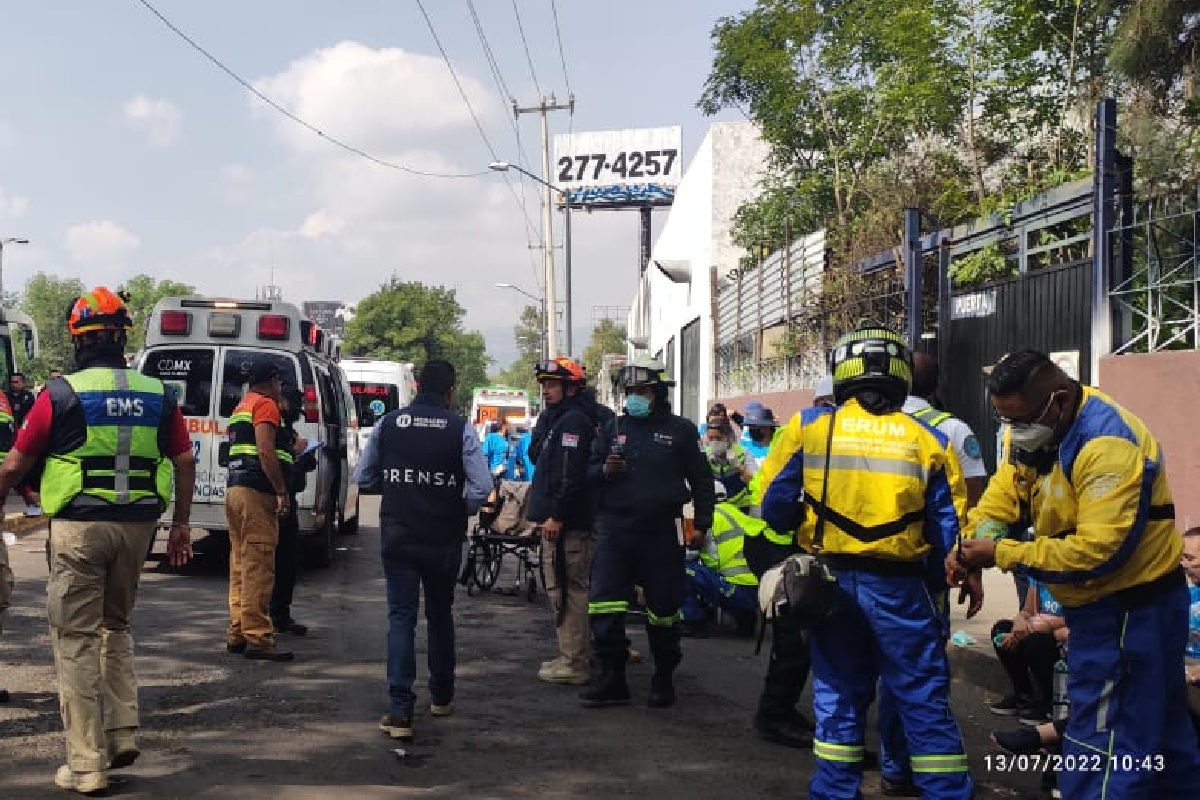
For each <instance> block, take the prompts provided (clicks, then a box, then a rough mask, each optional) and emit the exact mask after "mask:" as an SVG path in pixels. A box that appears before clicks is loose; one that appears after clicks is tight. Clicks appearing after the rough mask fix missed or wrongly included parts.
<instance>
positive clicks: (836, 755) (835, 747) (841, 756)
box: [813, 739, 866, 764]
mask: <svg viewBox="0 0 1200 800" xmlns="http://www.w3.org/2000/svg"><path fill="white" fill-rule="evenodd" d="M864 753H866V747H864V746H863V745H861V744H859V745H853V744H834V743H832V742H822V741H821V740H820V739H813V755H814V756H816V757H817V758H823V759H825V760H826V761H842V762H845V763H847V764H853V763H855V762H859V761H862V760H863V755H864Z"/></svg>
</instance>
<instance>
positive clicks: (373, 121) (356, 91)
mask: <svg viewBox="0 0 1200 800" xmlns="http://www.w3.org/2000/svg"><path fill="white" fill-rule="evenodd" d="M458 77H459V80H460V81H461V82H462V85H463V88H464V90H465V91H466V93H467V96H468V97H470V98H471V103H472V105H473V107H474V108H475V111H476V113H478V114H480V115H481V116H489V115H490V114H491V113H493V112H494V111H495V110H496V107H497V103H496V102H495V101H494V100H493V99H492V96H491V95H490V94H489V93H488V91H487V90H486V89H485V88H484V86H483V84H482V83H480V82H479V81H477V80H475V79H474V78H472V77H471V76H470V75H465V74H462V73H459V75H458ZM254 86H255V88H256V89H258V90H259V91H261V92H263V93H264V94H265V95H267V96H268V97H270V98H272V99H273V100H275V101H276V102H278V103H279V104H280V105H282V106H283V107H284V108H286V109H288V110H289V111H291V112H292V113H294V114H295V115H296V116H298V117H300V118H301V119H303V120H304V121H306V122H308V123H309V124H311V125H313V126H314V127H316V128H317V129H319V130H321V131H323V132H325V133H326V134H328V135H329V136H332V137H334V138H337V139H340V140H342V141H344V142H346V143H347V144H350V145H352V146H354V147H358V148H362V149H363V150H367V151H369V152H372V153H376V154H384V155H387V154H395V153H396V152H397V151H400V150H409V149H412V147H413V146H414V145H419V144H425V145H429V144H433V145H439V146H441V145H445V144H446V142H445V139H444V138H443V137H444V136H445V135H446V134H451V135H453V134H455V133H459V134H473V132H474V124H473V123H472V122H471V117H470V114H469V112H468V111H467V107H466V104H464V103H463V102H462V100H461V98H460V97H459V93H458V89H457V87H455V85H454V82H453V80H452V79H451V77H450V73H449V71H448V70H447V69H446V65H445V63H444V62H443V61H442V60H441V59H440V58H436V57H433V56H426V55H420V54H417V53H409V52H406V51H404V50H401V49H399V48H394V47H389V48H382V49H375V48H371V47H367V46H366V45H363V44H359V43H358V42H339V43H338V44H336V45H334V46H332V47H327V48H322V49H320V50H317V51H316V52H314V53H312V54H310V55H308V56H305V57H304V58H301V59H299V60H297V61H294V62H292V64H290V65H289V66H288V68H287V69H286V70H284V71H283V72H281V73H279V74H278V75H274V76H270V77H266V78H260V79H259V80H257V81H255V82H254ZM250 102H251V103H252V105H253V108H254V109H255V110H256V111H258V112H261V113H263V114H270V115H273V116H274V118H275V119H276V121H277V124H278V125H279V129H280V132H281V134H282V135H283V136H284V138H285V139H286V140H287V141H289V142H290V143H291V144H292V145H293V146H295V147H296V148H297V149H299V150H301V151H305V152H311V151H319V150H328V149H330V147H331V146H330V144H329V143H328V142H326V141H323V140H322V139H321V138H320V137H318V136H316V135H315V134H314V133H313V132H312V131H309V130H306V129H304V128H302V127H301V126H299V125H297V124H296V123H295V122H293V121H292V120H289V119H287V118H285V117H283V116H282V115H279V114H278V113H277V112H276V111H274V110H272V109H269V108H267V107H265V106H264V105H263V103H262V102H261V101H260V100H258V99H257V98H250ZM474 135H478V134H474Z"/></svg>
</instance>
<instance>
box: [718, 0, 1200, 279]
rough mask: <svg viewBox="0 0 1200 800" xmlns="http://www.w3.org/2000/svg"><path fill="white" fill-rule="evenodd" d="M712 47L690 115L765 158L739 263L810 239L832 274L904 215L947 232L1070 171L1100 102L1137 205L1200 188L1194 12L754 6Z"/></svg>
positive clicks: (1166, 2) (938, 4) (1001, 1)
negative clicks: (820, 245) (718, 126)
mask: <svg viewBox="0 0 1200 800" xmlns="http://www.w3.org/2000/svg"><path fill="white" fill-rule="evenodd" d="M712 40H713V45H714V59H713V65H712V70H711V73H710V74H709V76H708V78H707V81H706V83H705V86H704V91H703V94H702V96H701V98H700V100H699V103H698V106H699V108H700V109H701V110H702V111H703V112H705V113H706V114H716V113H717V112H719V111H721V110H723V109H739V110H741V111H742V112H743V113H744V114H746V116H747V117H748V118H749V119H751V120H753V121H754V122H756V123H757V124H758V125H759V127H760V128H761V131H762V135H763V137H764V139H765V141H766V142H767V144H768V145H769V146H770V152H771V157H770V164H769V169H768V173H767V176H766V178H765V180H764V181H763V183H762V187H761V193H760V194H759V196H758V197H757V198H756V199H755V200H753V201H752V202H750V203H748V204H746V205H745V206H744V207H743V208H742V209H741V210H740V211H739V213H738V215H737V220H736V227H735V232H734V237H735V241H736V243H737V244H739V245H741V246H743V247H746V248H747V249H749V250H750V251H751V252H761V251H762V250H774V249H778V248H779V247H780V246H782V245H783V243H784V242H785V240H786V239H787V238H788V237H789V236H792V237H794V236H798V235H802V234H805V233H808V232H811V231H816V230H819V229H822V228H825V229H826V233H827V237H828V241H829V242H830V245H831V248H832V251H833V255H834V261H835V265H841V266H845V265H846V264H848V263H850V262H852V261H853V260H855V259H858V258H862V257H865V256H867V255H870V254H873V253H876V252H879V251H882V250H886V249H889V248H891V247H894V246H896V244H897V243H898V242H899V240H900V231H899V229H900V226H901V214H902V211H903V209H904V208H905V207H909V206H916V207H920V208H923V209H925V210H926V211H928V212H930V213H932V214H933V215H935V216H936V217H937V218H938V219H939V220H940V221H941V223H942V224H943V225H953V224H956V223H959V222H963V221H965V220H969V219H972V218H975V217H980V216H987V215H990V214H993V213H997V212H1003V210H1004V209H1005V208H1010V207H1011V206H1012V205H1014V204H1015V203H1016V202H1017V201H1019V200H1021V199H1024V198H1027V197H1030V196H1032V195H1035V194H1038V193H1040V192H1043V191H1045V190H1047V189H1049V188H1052V187H1054V186H1057V185H1060V184H1062V183H1065V182H1067V181H1069V180H1072V179H1075V178H1078V177H1083V176H1085V175H1087V174H1088V173H1089V172H1090V170H1091V163H1092V158H1093V146H1094V145H1093V141H1092V139H1093V134H1092V123H1091V120H1092V114H1093V111H1094V109H1095V107H1096V105H1097V103H1098V102H1099V101H1100V100H1102V99H1103V98H1105V97H1115V98H1117V99H1118V101H1119V104H1120V114H1119V119H1120V120H1121V122H1120V132H1119V136H1120V146H1121V148H1122V149H1123V150H1124V152H1126V153H1127V154H1128V155H1131V156H1133V157H1134V159H1135V164H1136V165H1137V167H1136V169H1137V188H1138V191H1139V193H1140V194H1142V195H1143V196H1153V195H1162V194H1171V193H1181V192H1192V191H1194V190H1195V189H1196V187H1197V185H1198V184H1200V92H1198V91H1197V90H1198V89H1200V78H1198V76H1197V73H1196V64H1195V59H1196V56H1197V42H1198V41H1200V0H891V2H887V3H880V2H877V0H759V2H758V3H757V4H756V5H755V7H754V8H753V9H751V10H750V11H747V12H744V13H742V14H739V15H737V16H731V17H725V18H722V19H720V20H718V22H717V23H716V25H715V27H714V28H713V31H712Z"/></svg>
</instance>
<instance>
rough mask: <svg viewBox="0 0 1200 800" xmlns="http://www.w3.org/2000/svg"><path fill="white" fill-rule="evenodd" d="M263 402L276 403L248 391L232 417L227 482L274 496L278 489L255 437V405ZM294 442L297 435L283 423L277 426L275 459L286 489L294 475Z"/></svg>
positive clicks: (230, 418) (230, 419) (230, 416)
mask: <svg viewBox="0 0 1200 800" xmlns="http://www.w3.org/2000/svg"><path fill="white" fill-rule="evenodd" d="M264 399H265V400H267V401H269V402H275V401H274V400H271V399H270V398H268V397H266V396H265V395H260V394H258V393H257V392H247V393H246V396H245V397H243V398H242V399H241V402H239V403H238V404H237V407H236V408H234V409H233V413H232V414H230V415H229V474H228V477H227V478H226V482H227V483H228V485H229V486H248V487H250V488H251V489H256V490H257V491H260V492H266V493H268V494H275V487H274V486H272V485H271V481H270V480H268V479H267V474H266V472H264V471H263V468H262V461H261V460H260V459H259V457H258V442H257V440H256V439H255V437H254V406H255V404H256V403H258V402H261V401H262V400H264ZM294 441H295V432H294V431H292V430H290V429H289V428H288V427H287V426H286V425H284V424H283V422H282V421H280V424H278V425H276V426H275V456H276V457H277V458H278V459H279V468H280V470H281V471H282V473H283V480H284V483H283V485H284V487H285V488H286V487H288V486H290V485H291V479H292V477H293V475H294V469H295V462H296V459H295V456H293V455H292V444H293V442H294Z"/></svg>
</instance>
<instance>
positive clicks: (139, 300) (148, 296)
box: [117, 275, 196, 352]
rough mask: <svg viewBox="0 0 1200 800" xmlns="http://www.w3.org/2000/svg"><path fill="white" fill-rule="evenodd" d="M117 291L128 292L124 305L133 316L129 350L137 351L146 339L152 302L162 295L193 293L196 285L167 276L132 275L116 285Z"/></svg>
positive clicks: (176, 295)
mask: <svg viewBox="0 0 1200 800" xmlns="http://www.w3.org/2000/svg"><path fill="white" fill-rule="evenodd" d="M117 289H118V290H119V291H126V292H128V293H129V300H127V301H126V302H125V305H126V306H127V307H128V308H129V315H130V316H131V317H132V318H133V330H132V331H130V333H129V350H130V352H137V351H138V350H140V349H141V347H142V343H143V342H145V341H146V324H147V323H148V322H149V321H150V312H151V311H153V310H154V304H155V303H157V302H158V301H159V300H161V299H163V298H164V297H179V296H180V295H188V294H195V293H196V287H195V286H192V285H191V284H187V283H180V282H178V281H173V280H170V279H167V278H164V279H162V280H156V279H155V278H154V277H152V276H150V275H134V276H133V277H132V278H130V279H129V280H127V281H125V282H124V283H122V284H121V285H120V286H118V287H117Z"/></svg>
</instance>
